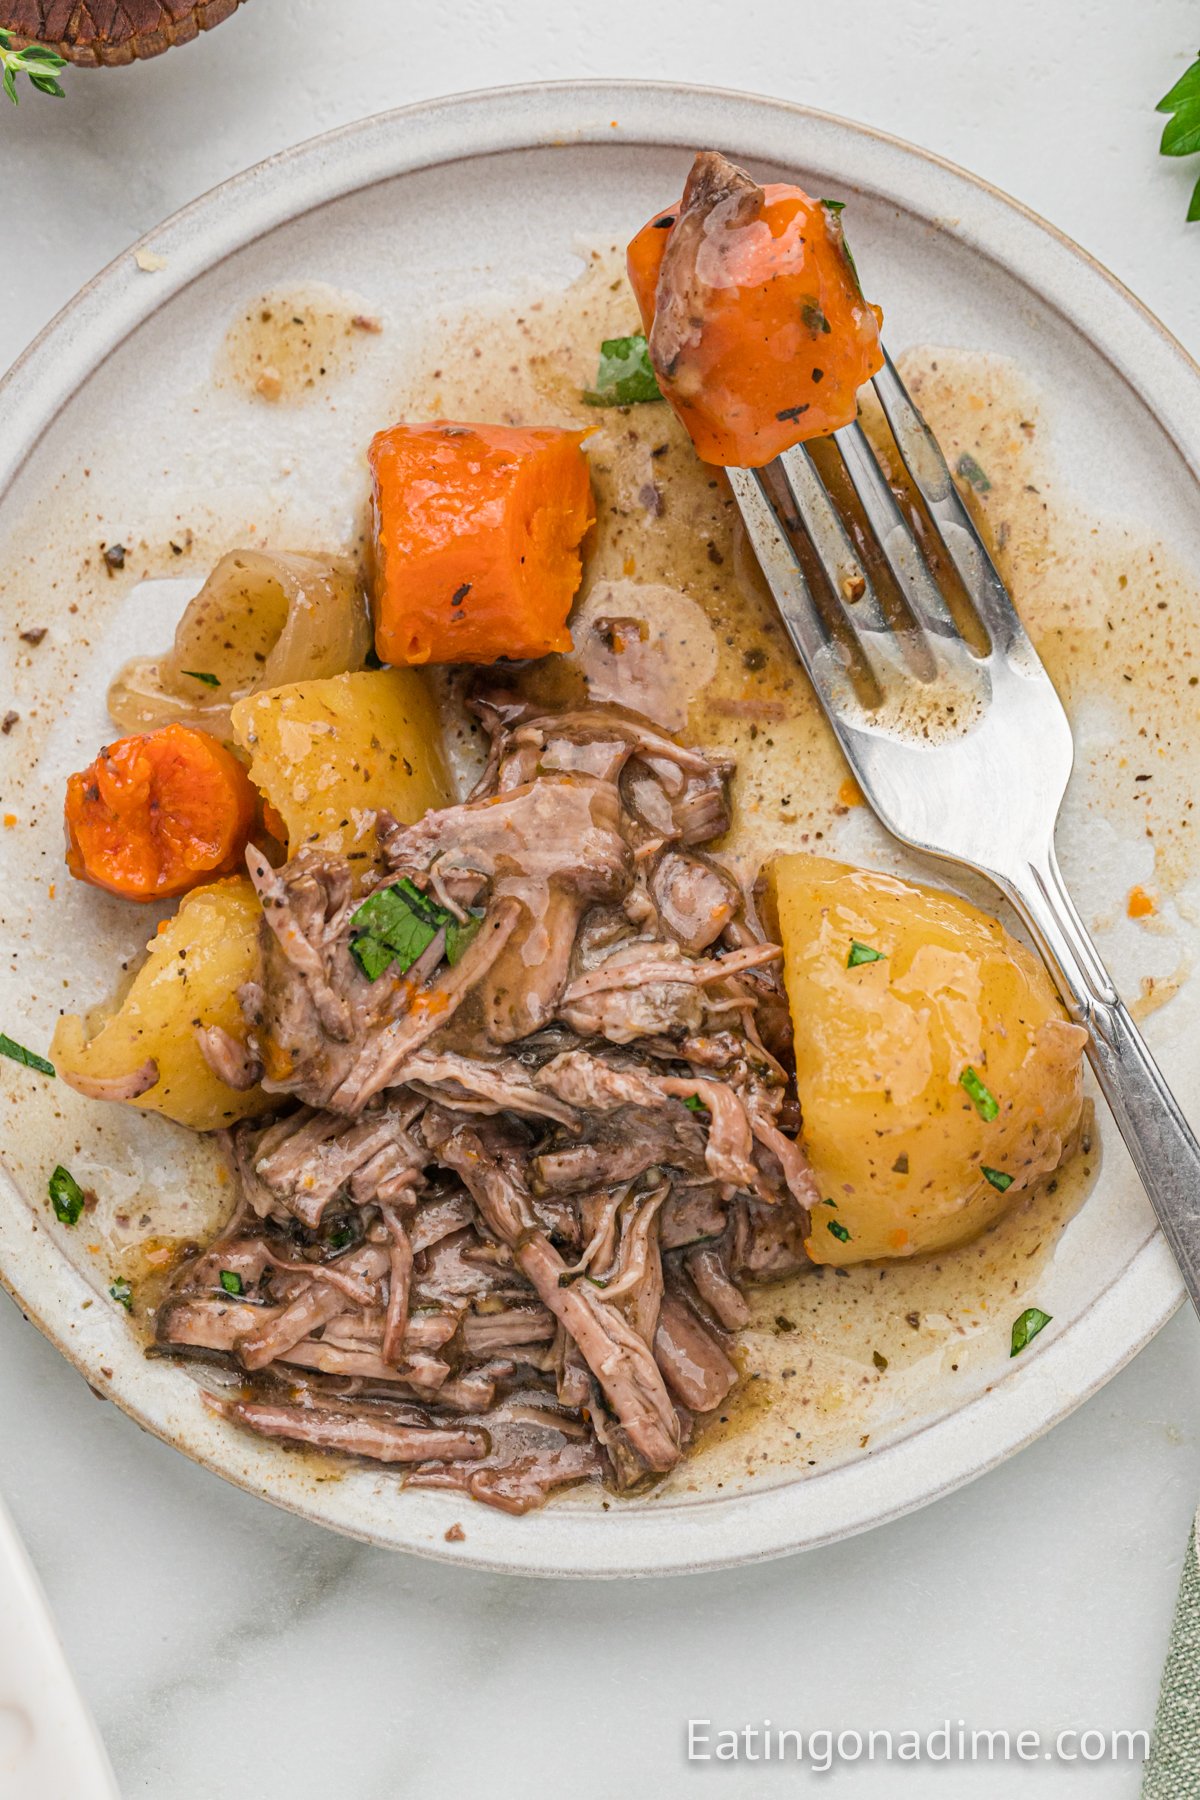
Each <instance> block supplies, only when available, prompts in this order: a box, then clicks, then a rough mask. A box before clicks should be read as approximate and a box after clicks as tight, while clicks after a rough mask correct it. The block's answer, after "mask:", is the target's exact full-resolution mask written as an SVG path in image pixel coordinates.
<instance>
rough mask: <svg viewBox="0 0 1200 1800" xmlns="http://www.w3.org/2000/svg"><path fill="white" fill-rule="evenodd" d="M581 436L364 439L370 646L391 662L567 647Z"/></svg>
mask: <svg viewBox="0 0 1200 1800" xmlns="http://www.w3.org/2000/svg"><path fill="white" fill-rule="evenodd" d="M586 435H587V434H586V433H585V432H580V431H566V430H562V429H560V428H559V427H557V426H534V425H462V424H453V423H451V422H449V421H446V420H438V421H436V422H435V423H432V424H425V425H408V424H399V425H392V426H390V427H389V428H388V429H387V430H386V431H380V432H377V433H376V435H375V437H374V438H373V439H372V441H371V447H370V451H369V453H368V458H369V461H370V465H371V474H372V479H373V483H374V509H375V564H376V567H375V648H376V650H377V651H378V653H379V656H380V657H381V659H382V660H383V661H384V662H386V663H393V664H405V663H408V664H420V663H427V662H434V663H446V662H469V663H489V662H494V661H495V660H496V658H497V657H500V656H505V657H536V656H547V655H549V654H550V652H551V651H554V650H569V649H570V648H571V634H570V632H569V631H568V630H567V628H566V621H567V614H568V612H569V611H570V609H571V601H572V599H573V598H574V595H575V590H576V589H577V588H578V586H579V582H580V579H581V576H582V572H583V565H582V560H581V557H580V551H579V546H580V543H581V542H582V540H583V537H584V535H585V534H586V532H587V530H588V528H589V527H590V526H591V525H592V523H593V521H594V520H595V516H596V513H595V506H594V504H593V501H592V490H591V482H590V479H589V475H588V466H587V459H586V457H585V456H584V454H583V452H582V450H581V449H580V445H581V443H582V441H583V439H584V437H585V436H586Z"/></svg>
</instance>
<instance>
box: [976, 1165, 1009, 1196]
mask: <svg viewBox="0 0 1200 1800" xmlns="http://www.w3.org/2000/svg"><path fill="white" fill-rule="evenodd" d="M982 1172H983V1178H984V1180H985V1181H990V1182H991V1184H992V1186H993V1187H994V1188H995V1189H996V1191H997V1193H1000V1194H1007V1192H1008V1190H1009V1188H1010V1187H1011V1186H1012V1184H1013V1178H1012V1176H1011V1175H1006V1174H1005V1173H1004V1170H1003V1169H989V1168H988V1166H987V1164H986V1163H984V1164H983V1170H982Z"/></svg>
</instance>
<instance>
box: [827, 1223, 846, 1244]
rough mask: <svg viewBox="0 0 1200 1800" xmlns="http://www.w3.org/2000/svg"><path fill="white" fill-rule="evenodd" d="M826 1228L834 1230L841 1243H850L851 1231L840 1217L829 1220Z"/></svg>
mask: <svg viewBox="0 0 1200 1800" xmlns="http://www.w3.org/2000/svg"><path fill="white" fill-rule="evenodd" d="M825 1229H826V1231H832V1233H833V1235H834V1237H835V1238H836V1239H837V1240H838V1242H839V1243H840V1244H848V1243H849V1242H850V1233H849V1232H848V1231H847V1230H846V1227H845V1226H844V1225H843V1224H842V1221H841V1220H840V1219H830V1220H828V1221H827V1223H826V1226H825Z"/></svg>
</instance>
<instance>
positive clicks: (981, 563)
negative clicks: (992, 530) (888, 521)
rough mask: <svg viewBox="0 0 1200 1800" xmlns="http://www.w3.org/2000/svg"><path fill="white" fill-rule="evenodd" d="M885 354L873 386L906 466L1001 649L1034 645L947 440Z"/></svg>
mask: <svg viewBox="0 0 1200 1800" xmlns="http://www.w3.org/2000/svg"><path fill="white" fill-rule="evenodd" d="M883 356H884V363H883V368H882V369H881V370H880V371H879V373H878V375H877V376H876V377H875V380H874V382H873V384H872V385H873V386H874V389H875V392H876V394H877V395H878V397H879V403H880V405H881V406H882V407H883V412H884V417H885V418H886V419H887V422H888V428H889V430H890V431H891V434H892V436H893V438H894V439H895V440H896V448H897V449H898V450H899V452H900V455H901V457H902V458H903V459H904V466H905V468H906V469H907V470H908V473H909V475H910V476H911V477H912V481H913V484H914V486H915V487H916V488H917V490H918V492H919V493H920V495H921V498H922V499H923V500H924V502H925V506H926V509H927V511H928V513H929V516H930V518H931V519H932V520H933V525H934V529H935V530H936V531H937V533H938V536H939V537H940V538H941V540H942V543H943V544H944V545H945V547H946V550H947V553H948V554H949V556H950V559H951V561H952V562H953V563H954V566H955V568H956V569H957V570H958V573H959V575H960V576H961V577H962V581H963V585H964V586H965V588H966V590H967V593H968V595H969V596H970V599H971V601H972V604H973V605H974V607H975V610H976V612H977V613H978V614H979V616H980V618H981V619H982V620H983V623H984V625H985V626H986V627H987V629H988V632H989V633H990V635H991V638H992V642H993V648H994V649H996V650H1001V651H1008V650H1012V649H1016V648H1018V647H1020V648H1023V649H1030V648H1032V646H1031V645H1030V643H1029V639H1028V637H1027V636H1026V634H1025V628H1024V626H1023V625H1022V624H1021V621H1020V618H1019V617H1018V615H1017V611H1016V608H1015V607H1014V606H1013V603H1012V601H1011V599H1010V598H1009V594H1008V589H1007V588H1006V587H1005V585H1004V582H1003V580H1002V579H1001V577H1000V573H999V571H998V570H997V568H996V565H995V563H994V562H993V561H992V559H991V557H990V556H989V555H988V552H987V549H986V547H985V545H984V542H983V539H982V538H981V537H980V535H979V532H978V531H977V530H976V528H975V521H974V520H973V519H972V517H971V514H970V512H969V511H968V509H967V507H966V505H965V504H964V502H963V499H962V496H961V494H960V493H959V491H958V489H957V488H956V487H955V485H954V481H953V478H952V477H951V474H950V470H949V467H948V466H947V463H946V458H945V457H944V456H943V454H942V449H941V445H940V444H939V443H938V441H937V439H936V438H935V437H934V435H933V433H932V431H931V430H930V429H929V426H928V425H927V424H926V422H925V419H924V417H923V415H922V414H921V412H920V410H919V408H918V407H917V405H916V403H915V401H914V400H913V398H912V396H911V394H910V393H909V391H908V389H907V388H906V387H905V385H904V383H903V381H901V379H900V376H899V374H898V373H897V370H896V365H895V363H894V362H893V361H892V359H891V357H890V356H889V355H888V353H887V351H886V350H885V351H884V353H883Z"/></svg>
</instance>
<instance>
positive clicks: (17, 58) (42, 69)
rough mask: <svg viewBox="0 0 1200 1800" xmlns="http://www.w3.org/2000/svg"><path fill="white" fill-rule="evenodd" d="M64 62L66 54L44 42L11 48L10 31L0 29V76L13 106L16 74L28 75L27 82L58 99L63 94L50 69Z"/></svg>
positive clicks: (63, 64) (64, 66)
mask: <svg viewBox="0 0 1200 1800" xmlns="http://www.w3.org/2000/svg"><path fill="white" fill-rule="evenodd" d="M66 66H67V63H66V58H65V57H62V56H60V55H59V54H58V51H57V50H51V49H50V47H49V45H48V44H28V45H26V47H25V49H24V50H14V49H13V48H12V33H11V32H10V31H5V30H3V29H0V69H2V70H3V71H4V73H3V77H2V78H0V80H2V85H3V87H4V92H5V93H6V94H7V95H8V97H9V99H10V100H11V101H12V103H13V105H14V106H15V105H16V104H17V76H18V75H28V77H29V80H30V84H31V86H33V87H35V88H37V90H38V92H39V93H42V94H51V95H52V96H53V97H54V99H56V100H62V99H63V98H64V97H65V96H64V94H63V90H62V88H61V87H60V86H59V84H58V82H57V81H55V79H54V71H55V70H57V69H65V68H66Z"/></svg>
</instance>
